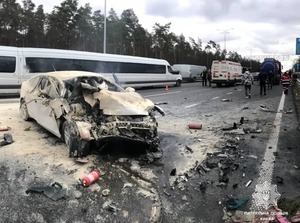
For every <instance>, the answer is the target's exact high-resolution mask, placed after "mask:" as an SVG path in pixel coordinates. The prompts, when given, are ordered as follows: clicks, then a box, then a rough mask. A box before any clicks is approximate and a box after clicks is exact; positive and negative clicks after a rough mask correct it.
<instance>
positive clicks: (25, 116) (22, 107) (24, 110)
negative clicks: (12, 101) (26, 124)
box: [20, 99, 30, 121]
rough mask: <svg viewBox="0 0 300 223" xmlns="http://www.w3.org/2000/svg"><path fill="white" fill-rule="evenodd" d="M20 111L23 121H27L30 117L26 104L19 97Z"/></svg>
mask: <svg viewBox="0 0 300 223" xmlns="http://www.w3.org/2000/svg"><path fill="white" fill-rule="evenodd" d="M20 113H21V117H22V118H23V120H24V121H28V120H29V119H30V117H29V114H28V109H27V105H26V103H25V100H24V99H21V104H20Z"/></svg>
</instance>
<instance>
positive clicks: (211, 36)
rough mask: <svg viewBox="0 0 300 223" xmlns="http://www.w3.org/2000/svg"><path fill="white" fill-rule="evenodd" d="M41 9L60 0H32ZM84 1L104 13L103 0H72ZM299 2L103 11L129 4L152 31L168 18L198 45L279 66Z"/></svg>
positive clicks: (147, 0)
mask: <svg viewBox="0 0 300 223" xmlns="http://www.w3.org/2000/svg"><path fill="white" fill-rule="evenodd" d="M32 2H33V3H34V4H35V5H36V7H37V6H38V5H43V6H44V10H45V12H51V11H52V10H53V7H54V6H60V4H61V2H63V1H62V0H51V1H45V0H32ZM78 2H79V6H84V5H85V4H86V3H89V4H90V6H91V7H92V11H96V10H101V12H102V13H103V12H104V3H105V0H78ZM299 7H300V1H297V0H106V10H107V12H108V11H109V10H110V9H111V8H113V9H114V10H115V11H116V12H117V14H118V15H119V16H120V14H121V13H122V11H123V10H126V9H133V11H134V12H135V14H136V15H137V17H138V19H139V23H140V24H141V25H142V26H143V27H144V28H145V29H147V30H148V31H149V32H152V30H153V29H152V27H153V25H154V24H155V23H156V22H157V23H159V24H160V25H165V24H167V23H169V22H171V29H170V31H171V32H174V33H175V34H176V35H180V34H183V35H184V36H185V37H186V40H188V38H189V37H192V38H194V39H195V40H197V39H198V38H199V39H201V41H202V43H203V46H202V47H203V48H204V47H205V45H206V43H207V42H208V41H210V40H213V41H215V42H216V43H217V44H220V47H221V49H224V48H225V46H226V50H227V51H235V52H237V53H238V54H240V55H242V56H243V57H250V56H251V57H252V58H256V59H258V60H261V59H263V58H264V57H267V56H268V55H276V56H279V58H278V59H279V60H280V61H282V63H283V66H284V69H288V68H289V66H291V65H292V63H293V61H294V60H295V58H298V57H299V56H295V51H296V49H295V48H296V38H298V37H299V38H300V13H299V10H298V9H299Z"/></svg>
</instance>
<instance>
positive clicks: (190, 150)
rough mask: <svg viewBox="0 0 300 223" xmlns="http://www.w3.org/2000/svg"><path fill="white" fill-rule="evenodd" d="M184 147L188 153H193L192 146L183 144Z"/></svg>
mask: <svg viewBox="0 0 300 223" xmlns="http://www.w3.org/2000/svg"><path fill="white" fill-rule="evenodd" d="M185 149H186V150H187V151H189V152H190V153H193V152H194V151H193V150H192V148H191V147H189V146H187V145H186V146H185Z"/></svg>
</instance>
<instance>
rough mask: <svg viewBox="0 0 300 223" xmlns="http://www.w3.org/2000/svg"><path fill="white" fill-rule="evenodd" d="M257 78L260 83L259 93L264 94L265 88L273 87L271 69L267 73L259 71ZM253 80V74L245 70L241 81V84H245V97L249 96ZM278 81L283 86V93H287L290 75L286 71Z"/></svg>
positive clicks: (270, 88)
mask: <svg viewBox="0 0 300 223" xmlns="http://www.w3.org/2000/svg"><path fill="white" fill-rule="evenodd" d="M258 80H259V85H260V95H262V94H264V95H266V88H268V90H272V88H273V83H274V73H273V72H272V71H270V72H269V73H266V72H265V71H261V72H260V73H259V75H258ZM253 81H254V78H253V75H252V74H251V73H250V72H249V71H246V72H245V73H244V75H243V81H242V84H243V85H244V86H245V95H246V98H251V86H252V85H253ZM280 82H281V84H282V86H283V91H284V93H285V94H288V88H289V86H290V84H291V75H290V74H289V73H288V72H284V73H283V75H282V76H281V80H280ZM266 86H267V87H266Z"/></svg>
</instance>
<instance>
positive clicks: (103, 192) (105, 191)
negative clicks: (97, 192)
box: [102, 189, 110, 197]
mask: <svg viewBox="0 0 300 223" xmlns="http://www.w3.org/2000/svg"><path fill="white" fill-rule="evenodd" d="M109 193H110V190H109V189H104V190H103V191H102V196H103V197H107V196H108V195H109Z"/></svg>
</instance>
